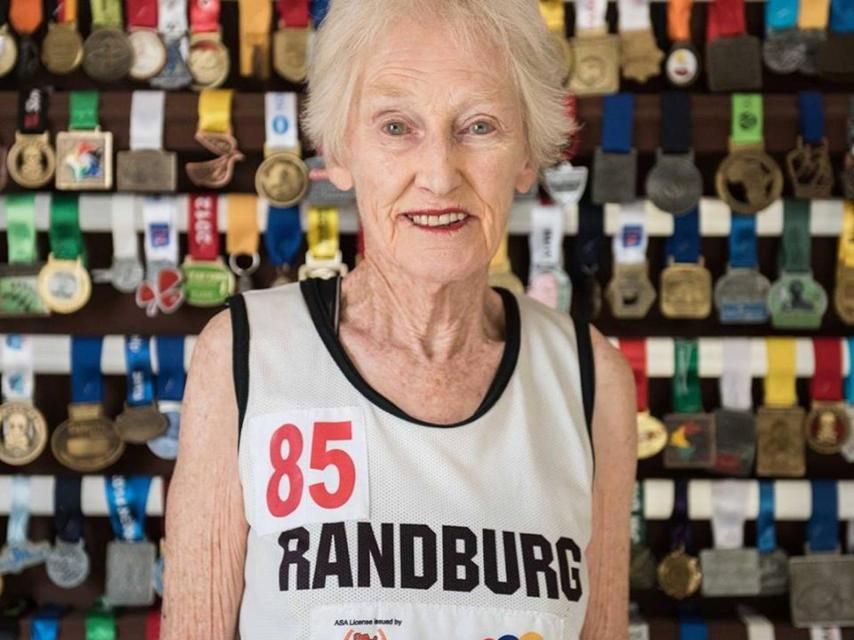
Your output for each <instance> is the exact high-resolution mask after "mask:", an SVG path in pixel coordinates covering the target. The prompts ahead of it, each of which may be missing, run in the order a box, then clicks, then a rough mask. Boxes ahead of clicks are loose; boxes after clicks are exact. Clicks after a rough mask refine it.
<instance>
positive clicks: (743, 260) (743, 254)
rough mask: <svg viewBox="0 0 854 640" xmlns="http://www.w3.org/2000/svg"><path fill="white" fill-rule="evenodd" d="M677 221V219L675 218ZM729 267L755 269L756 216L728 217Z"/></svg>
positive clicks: (756, 258)
mask: <svg viewBox="0 0 854 640" xmlns="http://www.w3.org/2000/svg"><path fill="white" fill-rule="evenodd" d="M677 220H678V218H677ZM729 265H730V266H731V267H733V268H736V269H756V268H757V266H758V265H759V259H758V257H757V255H756V216H750V215H747V216H742V215H738V214H735V213H733V214H732V215H731V216H730V232H729Z"/></svg>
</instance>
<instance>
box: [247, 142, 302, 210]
mask: <svg viewBox="0 0 854 640" xmlns="http://www.w3.org/2000/svg"><path fill="white" fill-rule="evenodd" d="M255 190H256V191H257V192H258V195H259V196H261V197H262V198H264V199H266V200H267V201H268V202H269V203H270V204H272V205H275V206H277V207H290V206H292V205H295V204H296V203H298V202H299V201H300V200H302V199H303V197H304V196H305V194H306V191H308V168H307V167H306V166H305V163H304V162H303V161H302V158H300V157H299V156H298V155H296V154H295V153H289V152H287V151H277V152H276V153H273V154H271V155H269V156H267V157H266V158H265V159H264V162H262V163H261V166H259V167H258V171H257V172H256V173H255Z"/></svg>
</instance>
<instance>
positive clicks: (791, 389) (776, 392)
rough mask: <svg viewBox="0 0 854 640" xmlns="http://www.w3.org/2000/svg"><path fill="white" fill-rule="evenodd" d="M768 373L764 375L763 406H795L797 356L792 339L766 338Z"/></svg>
mask: <svg viewBox="0 0 854 640" xmlns="http://www.w3.org/2000/svg"><path fill="white" fill-rule="evenodd" d="M765 350H766V353H767V355H766V357H767V363H768V371H767V373H766V375H765V404H766V405H768V406H769V407H791V406H794V405H795V404H797V402H798V395H797V390H796V387H795V384H796V380H797V378H796V374H797V355H796V352H795V339H794V338H766V339H765Z"/></svg>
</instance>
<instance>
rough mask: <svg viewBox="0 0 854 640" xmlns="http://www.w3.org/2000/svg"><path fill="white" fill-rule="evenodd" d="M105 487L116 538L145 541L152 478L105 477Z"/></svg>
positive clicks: (127, 540) (128, 540)
mask: <svg viewBox="0 0 854 640" xmlns="http://www.w3.org/2000/svg"><path fill="white" fill-rule="evenodd" d="M104 486H105V488H106V492H107V505H108V506H109V509H110V524H111V525H112V527H113V532H114V533H115V534H116V537H117V538H118V539H119V540H124V541H126V542H139V541H141V540H143V539H145V506H146V504H147V503H148V490H149V489H150V488H151V476H105V477H104Z"/></svg>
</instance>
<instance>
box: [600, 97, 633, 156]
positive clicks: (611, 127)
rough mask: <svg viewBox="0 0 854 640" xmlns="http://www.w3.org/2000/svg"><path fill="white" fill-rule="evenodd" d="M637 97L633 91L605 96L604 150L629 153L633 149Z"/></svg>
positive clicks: (603, 121)
mask: <svg viewBox="0 0 854 640" xmlns="http://www.w3.org/2000/svg"><path fill="white" fill-rule="evenodd" d="M634 110H635V97H634V95H632V94H631V93H615V94H613V95H609V96H605V99H604V106H603V115H602V150H603V151H606V152H608V153H629V152H630V151H631V150H632V129H633V127H634Z"/></svg>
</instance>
